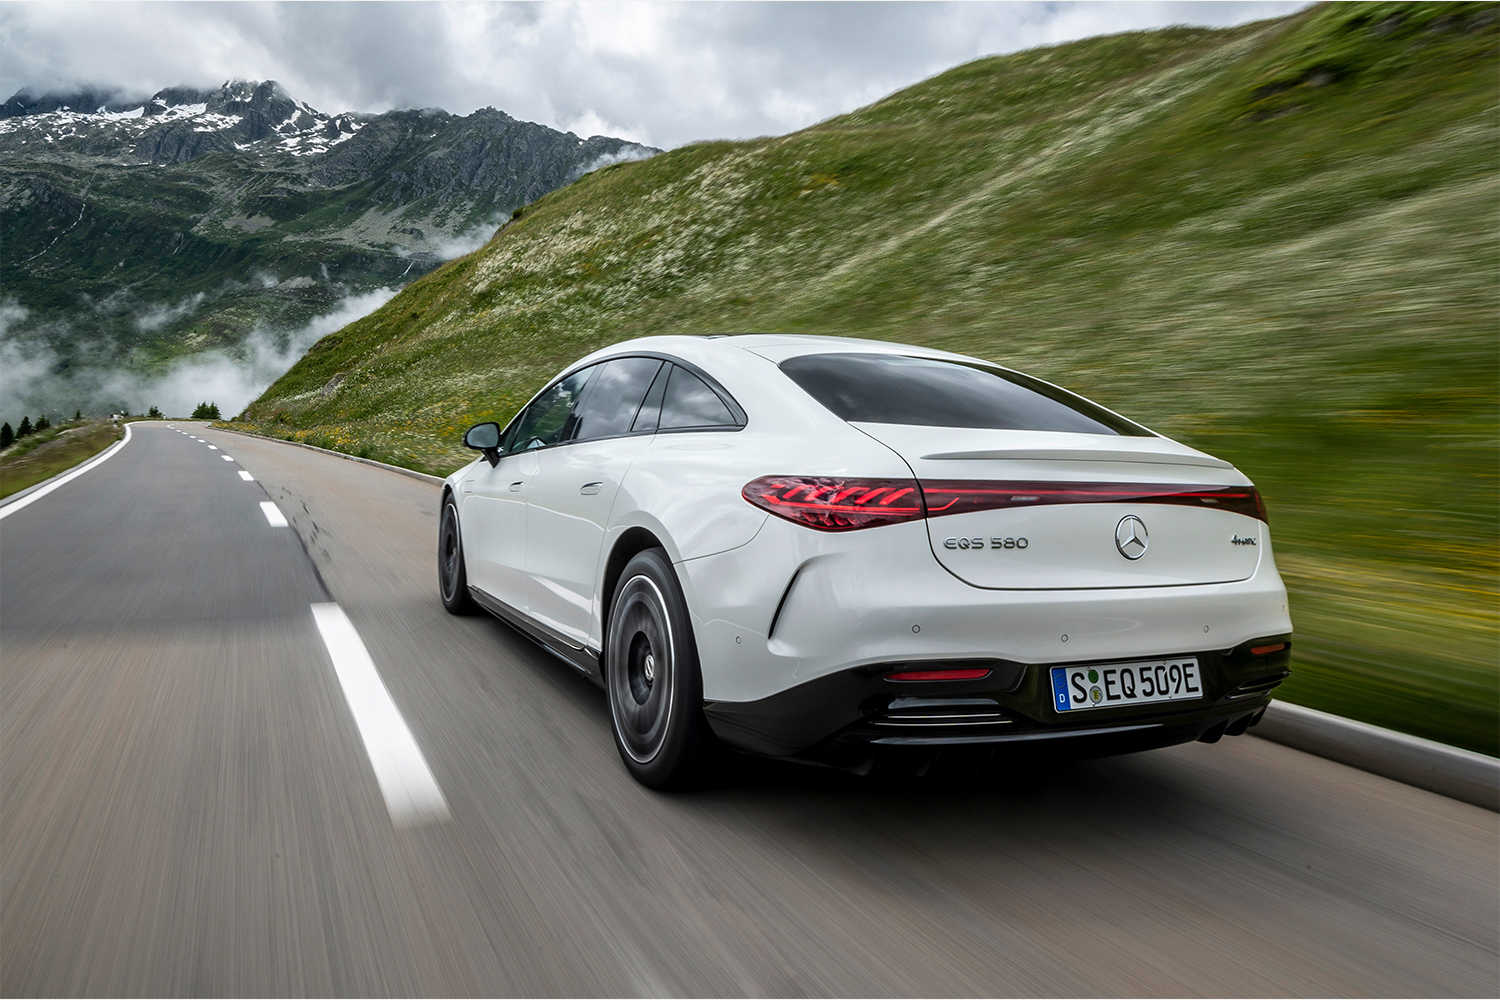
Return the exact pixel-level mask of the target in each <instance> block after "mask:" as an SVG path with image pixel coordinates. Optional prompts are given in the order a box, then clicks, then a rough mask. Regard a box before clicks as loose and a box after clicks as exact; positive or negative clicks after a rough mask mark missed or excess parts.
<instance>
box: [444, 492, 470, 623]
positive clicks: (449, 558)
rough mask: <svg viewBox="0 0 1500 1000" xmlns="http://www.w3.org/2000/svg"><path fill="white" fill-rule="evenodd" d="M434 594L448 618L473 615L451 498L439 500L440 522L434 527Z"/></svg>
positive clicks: (462, 551)
mask: <svg viewBox="0 0 1500 1000" xmlns="http://www.w3.org/2000/svg"><path fill="white" fill-rule="evenodd" d="M438 594H439V595H440V596H441V597H442V598H443V607H445V608H447V609H448V613H449V614H453V615H467V614H473V612H474V610H475V606H474V598H473V597H471V596H469V573H468V570H467V568H466V567H465V566H464V545H463V539H462V538H461V537H460V536H459V533H458V508H457V507H456V506H454V503H453V497H452V496H447V497H444V498H443V520H442V523H441V524H440V525H439V526H438Z"/></svg>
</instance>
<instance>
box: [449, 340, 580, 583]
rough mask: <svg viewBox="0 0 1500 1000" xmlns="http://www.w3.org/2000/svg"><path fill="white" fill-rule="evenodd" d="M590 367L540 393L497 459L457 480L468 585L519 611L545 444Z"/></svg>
mask: <svg viewBox="0 0 1500 1000" xmlns="http://www.w3.org/2000/svg"><path fill="white" fill-rule="evenodd" d="M591 373H592V370H590V369H586V370H585V371H582V372H576V373H574V374H573V375H570V376H568V377H567V378H565V379H563V380H562V381H561V382H559V383H558V384H557V385H554V386H552V387H551V388H549V389H548V390H547V391H546V392H544V393H542V394H541V395H540V396H538V397H537V398H536V399H535V400H533V401H532V403H531V405H529V406H527V407H526V409H525V411H524V412H522V414H521V415H520V416H519V417H518V418H517V419H516V420H515V421H514V422H513V423H512V425H511V427H510V430H509V431H508V433H507V434H506V438H505V440H504V441H502V442H501V447H502V455H501V457H500V462H499V464H498V465H496V466H495V467H493V468H491V467H490V466H489V464H488V463H480V464H479V465H478V466H476V467H475V471H474V475H473V478H472V479H466V480H464V481H463V483H461V484H460V487H459V488H460V490H461V491H462V507H461V509H460V517H459V525H460V527H461V530H462V531H463V542H464V559H465V563H466V565H467V567H468V572H469V583H470V584H471V585H473V586H475V587H477V588H479V589H480V590H482V591H484V592H485V593H486V594H488V595H489V596H491V597H493V598H494V599H496V600H498V601H501V602H502V603H504V604H506V605H508V606H510V607H511V608H514V609H515V610H517V611H521V612H526V611H528V610H529V609H528V589H529V588H528V586H527V582H526V546H527V530H526V522H527V519H528V514H529V512H528V508H527V500H528V498H529V496H530V493H531V490H532V485H533V482H532V481H533V479H534V478H535V477H536V475H537V473H538V472H539V471H540V470H541V457H542V455H543V454H544V451H545V449H546V448H548V447H550V446H551V445H554V444H556V443H557V441H558V440H559V439H561V438H562V437H563V436H564V435H565V434H566V433H568V431H569V430H570V429H571V428H570V426H569V424H568V418H569V417H570V416H571V415H572V411H573V405H574V403H576V402H577V401H578V397H579V396H580V395H581V394H582V392H583V389H584V387H585V385H586V384H587V382H588V378H589V375H590V374H591Z"/></svg>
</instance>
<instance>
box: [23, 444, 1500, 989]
mask: <svg viewBox="0 0 1500 1000" xmlns="http://www.w3.org/2000/svg"><path fill="white" fill-rule="evenodd" d="M179 426H181V427H184V428H186V429H189V430H191V431H192V432H193V433H194V434H197V435H199V436H200V437H202V438H204V439H206V443H200V442H198V441H194V440H192V439H191V438H189V437H188V436H185V435H181V434H177V433H175V432H174V431H172V430H171V429H169V428H168V427H167V426H165V425H162V424H136V425H135V427H134V434H133V439H132V441H131V442H130V444H128V445H127V446H126V447H125V448H124V449H123V450H122V451H121V452H120V453H119V454H118V455H116V456H115V457H113V458H112V459H110V460H109V461H107V462H105V463H103V464H102V465H100V466H99V467H97V468H95V469H93V470H91V471H89V472H88V473H86V474H85V475H83V476H81V477H80V478H78V479H77V480H74V481H73V482H71V483H69V484H67V485H65V486H63V487H62V488H60V489H58V490H57V491H56V492H54V493H52V494H51V495H49V496H47V497H44V498H43V499H41V500H39V501H37V502H36V503H33V504H32V505H31V506H29V507H27V508H25V509H24V510H18V511H16V512H14V513H13V514H12V515H10V516H8V517H6V518H5V519H4V520H3V521H0V727H3V728H0V824H3V827H0V885H3V893H4V898H3V911H0V988H3V993H4V994H5V995H7V996H19V995H75V994H78V995H111V996H118V995H140V994H150V995H179V994H194V995H223V994H230V995H247V996H263V995H281V994H381V995H387V994H396V995H418V994H421V995H429V994H490V995H494V994H498V995H507V994H524V995H596V994H692V995H717V994H757V995H783V994H837V995H870V996H876V995H969V994H983V995H1006V994H1090V995H1146V994H1152V995H1158V994H1171V995H1180V994H1233V995H1237V996H1243V995H1270V994H1278V995H1279V994H1299V995H1304V994H1320V995H1346V994H1371V995H1390V996H1428V995H1434V996H1455V995H1472V996H1495V995H1497V994H1500V817H1497V816H1496V814H1494V813H1491V812H1487V811H1484V810H1482V809H1479V808H1476V807H1474V806H1470V805H1465V804H1463V803H1459V802H1456V801H1453V800H1450V799H1446V798H1443V797H1440V796H1438V795H1435V794H1432V793H1429V792H1425V791H1420V790H1418V789H1414V788H1411V787H1408V786H1405V785H1401V784H1397V783H1395V782H1391V781H1388V780H1386V779H1383V778H1379V777H1375V776H1373V775H1370V774H1366V773H1364V772H1361V771H1356V770H1352V769H1350V768H1346V767H1343V766H1341V765H1338V764H1334V763H1330V762H1328V761H1325V760H1322V759H1319V758H1316V757H1311V756H1308V755H1305V754H1302V753H1299V752H1297V751H1295V750H1291V749H1288V748H1285V747H1281V746H1278V745H1276V744H1272V743H1269V742H1266V741H1262V740H1258V739H1255V738H1253V737H1241V738H1238V739H1230V740H1225V741H1223V742H1221V743H1219V744H1217V745H1213V746H1206V745H1201V744H1194V745H1192V746H1188V747H1180V748H1175V749H1171V750H1164V751H1156V752H1154V753H1149V754H1142V755H1136V756H1132V757H1125V758H1115V759H1110V760H1102V761H1091V762H1084V763H1078V764H1069V765H1058V766H1055V767H1050V768H1041V769H1038V768H1034V767H1029V768H1026V769H1025V771H1024V773H1006V772H1002V773H999V774H996V775H993V776H990V777H988V778H986V779H985V780H984V781H982V782H981V783H980V784H978V785H977V786H974V787H964V786H954V785H952V784H943V783H917V784H915V785H899V784H894V785H893V784H888V783H881V782H877V781H872V780H868V779H859V778H854V777H850V776H846V775H843V774H840V773H836V772H829V771H821V770H815V769H811V768H801V767H796V766H793V765H785V764H774V763H761V762H751V761H745V762H740V763H739V764H737V765H736V766H734V767H733V768H732V769H731V770H730V771H729V772H728V773H727V774H726V776H725V779H724V780H723V782H722V783H720V784H719V785H718V786H717V787H715V788H712V789H711V790H708V791H702V792H697V793H692V794H677V795H663V794H659V793H655V792H651V791H648V790H646V789H644V788H641V787H640V786H638V785H636V784H635V783H634V782H632V781H631V780H630V778H629V777H628V776H627V774H626V772H625V770H624V769H623V767H622V766H621V765H620V763H619V760H618V758H617V756H616V753H615V749H614V746H613V743H612V742H611V739H610V735H609V728H608V717H607V712H606V709H605V705H604V700H603V695H602V694H601V693H600V692H599V691H598V690H597V689H595V688H594V687H592V686H591V685H589V684H588V683H587V682H586V681H584V680H582V679H580V678H578V677H577V676H575V675H574V674H573V673H572V672H571V671H570V670H569V668H567V667H566V666H564V665H563V664H562V663H561V662H559V661H557V660H555V659H553V658H552V657H551V656H549V655H548V654H546V653H543V652H542V651H540V650H539V649H538V648H537V647H536V646H534V645H533V644H531V643H530V642H528V641H527V640H526V639H524V638H522V637H521V636H519V635H518V634H516V633H515V632H513V631H512V630H510V629H509V628H508V627H507V626H505V625H503V624H501V623H499V622H498V621H494V620H491V619H487V618H484V617H478V618H469V619H457V618H452V617H450V616H449V615H447V614H446V613H444V611H443V610H442V607H441V605H440V604H439V602H438V598H437V593H436V582H435V577H436V569H435V555H434V550H435V535H436V531H437V520H436V506H437V505H436V499H437V490H436V488H435V487H432V486H429V485H427V484H424V483H421V482H418V481H415V480H412V479H410V478H407V477H403V476H399V475H396V474H394V473H390V472H387V471H384V470H380V469H375V468H371V467H369V466H364V465H360V464H356V463H353V462H346V461H342V460H340V459H336V458H333V457H330V456H325V455H320V454H317V453H314V452H310V451H307V450H305V449H297V448H290V447H286V446H283V445H278V444H273V443H270V442H263V441H259V440H252V439H248V438H245V437H241V436H237V435H233V434H227V433H222V432H217V431H212V430H204V429H202V428H201V427H200V426H198V425H192V424H186V423H184V424H180V425H179ZM208 444H213V445H217V446H218V447H219V448H220V449H221V450H219V451H212V450H210V449H209V448H208V447H207V445H208ZM225 454H227V455H229V456H232V460H230V461H226V460H224V459H223V458H222V457H221V456H223V455H225ZM240 470H246V471H248V472H249V473H250V474H252V475H253V476H254V479H255V481H253V482H247V481H245V480H244V479H243V478H242V477H241V476H240V475H238V473H239V471H240ZM267 500H270V501H273V502H274V503H275V504H276V505H277V506H278V508H279V509H280V510H281V511H282V512H284V514H285V515H286V516H287V517H288V518H289V519H290V522H291V524H290V526H289V527H274V526H272V524H271V523H270V522H269V521H268V520H267V518H266V516H265V515H264V514H263V512H262V510H261V507H260V504H261V503H262V502H265V501H267ZM331 602H336V603H337V604H338V605H339V607H341V608H342V609H343V611H344V612H345V613H346V614H347V616H348V619H349V620H350V621H351V622H352V623H353V625H354V627H355V629H357V631H358V633H359V635H360V637H361V638H362V639H363V645H364V648H365V649H366V650H368V653H369V658H370V660H371V661H373V664H374V667H375V669H376V670H378V673H379V676H380V677H381V678H382V679H383V681H384V685H385V688H386V689H388V691H389V695H390V700H391V702H393V703H394V706H395V709H396V710H398V711H399V716H400V718H401V719H402V720H404V723H405V725H406V726H407V727H409V732H410V734H411V736H412V737H413V738H414V741H415V746H416V748H418V750H419V753H420V757H421V759H422V760H423V761H424V762H425V764H426V766H427V768H428V769H429V770H430V774H431V776H432V778H433V779H434V780H435V781H436V783H437V786H438V787H439V788H440V789H441V796H442V800H443V802H444V803H445V810H438V811H434V810H429V811H428V812H426V813H420V814H418V815H417V816H416V818H411V817H407V818H406V819H404V820H402V821H400V822H398V821H397V820H394V819H393V815H392V812H391V811H390V809H389V808H388V806H387V799H386V797H385V795H383V793H382V785H381V783H380V781H378V780H377V774H376V770H375V765H374V764H373V763H372V756H371V753H372V752H373V751H371V752H367V750H366V747H365V743H364V742H363V740H364V738H365V737H364V736H363V735H362V728H361V727H362V726H363V725H364V722H363V721H361V722H359V723H357V722H356V715H355V713H354V711H353V710H352V709H351V701H350V698H348V697H346V690H347V689H348V687H349V685H350V684H351V683H353V681H351V680H350V679H349V676H352V675H346V673H345V669H344V668H343V667H339V668H337V669H336V666H335V661H334V660H333V659H331V657H330V652H329V648H328V647H327V646H326V645H325V643H324V640H323V638H322V637H321V634H320V631H319V628H318V626H317V625H315V622H314V618H313V614H312V611H311V608H312V606H313V605H316V604H327V603H331ZM377 687H378V685H377ZM350 697H352V696H350ZM363 718H364V717H363V716H361V719H363ZM398 819H400V817H398Z"/></svg>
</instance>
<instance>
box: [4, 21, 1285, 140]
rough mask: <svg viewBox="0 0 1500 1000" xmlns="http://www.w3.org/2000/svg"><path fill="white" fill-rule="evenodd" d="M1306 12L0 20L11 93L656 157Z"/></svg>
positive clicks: (7, 89)
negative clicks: (264, 109)
mask: <svg viewBox="0 0 1500 1000" xmlns="http://www.w3.org/2000/svg"><path fill="white" fill-rule="evenodd" d="M1301 6H1305V4H1302V3H1299V2H1240V0H1231V2H1226V3H1198V2H1190V3H1163V2H1147V3H1093V2H1082V3H875V4H866V3H827V4H823V3H729V4H721V3H639V2H619V3H602V2H601V3H577V2H557V3H545V4H532V3H494V4H488V3H318V4H300V3H292V4H275V3H234V4H195V3H188V4H153V3H132V2H126V3H103V4H96V3H43V4H19V3H9V4H0V90H3V91H4V92H5V94H4V95H0V96H6V95H8V94H9V93H11V92H13V91H14V90H16V89H19V88H20V87H22V86H30V87H33V88H38V89H45V88H48V87H52V86H65V85H78V84H84V83H91V84H97V85H105V86H116V87H120V88H123V89H126V90H129V91H131V92H134V93H139V94H145V93H149V92H151V91H154V90H157V89H160V88H162V87H166V86H172V85H176V84H180V83H186V84H190V85H197V86H213V85H217V84H218V83H219V82H221V81H223V80H224V79H226V78H231V77H234V78H246V79H259V80H266V79H276V80H279V81H281V83H282V84H283V85H284V86H285V87H286V88H287V90H288V91H289V92H290V93H292V94H293V95H294V96H296V97H298V98H300V99H303V100H306V101H308V102H309V103H310V104H312V105H313V106H314V107H317V108H319V109H321V110H323V111H327V112H338V111H344V110H358V111H383V110H386V109H389V108H392V107H418V108H420V107H443V108H446V109H447V110H449V111H452V112H454V113H458V114H467V113H468V112H470V111H473V110H474V109H476V108H479V107H484V106H486V105H492V106H494V107H497V108H500V109H501V110H503V111H506V112H507V113H509V114H512V115H514V116H516V117H518V118H522V119H526V120H530V121H539V122H542V123H543V124H547V125H551V126H553V127H558V128H565V129H570V130H572V131H574V132H578V133H579V134H589V133H597V134H604V135H616V136H620V137H622V138H626V139H632V140H634V141H637V142H644V143H648V144H651V145H657V146H667V147H670V146H675V145H680V144H682V143H684V142H691V141H694V140H698V139H709V138H742V137H747V136H755V135H768V134H776V133H780V132H786V131H789V130H793V129H797V128H801V127H804V126H807V125H810V124H812V123H813V122H816V121H820V120H822V119H824V118H828V117H831V116H833V115H836V114H840V113H842V112H845V111H850V110H852V109H854V108H856V107H859V106H860V105H862V104H866V103H869V102H870V101H872V100H875V99H877V98H879V97H881V96H883V95H885V94H887V93H890V92H891V91H893V90H896V89H899V88H900V87H903V86H906V85H908V84H911V83H914V82H916V81H917V80H920V79H923V78H925V77H927V76H930V75H932V74H933V73H936V72H938V71H940V70H943V69H945V68H947V67H949V66H953V65H955V64H957V63H961V62H964V61H967V60H969V59H974V58H977V57H979V56H983V55H989V54H993V53H1001V52H1013V51H1017V50H1020V49H1025V48H1029V47H1032V46H1036V45H1043V44H1048V43H1053V42H1060V41H1066V40H1068V39H1074V38H1082V37H1086V36H1089V35H1097V34H1107V33H1111V32H1117V31H1127V30H1133V29H1140V28H1153V27H1162V26H1165V25H1168V24H1176V23H1194V24H1207V25H1229V24H1236V23H1241V22H1244V21H1248V20H1254V19H1258V18H1265V17H1273V16H1277V15H1280V14H1284V13H1287V12H1289V11H1292V10H1295V9H1297V8H1299V7H1301Z"/></svg>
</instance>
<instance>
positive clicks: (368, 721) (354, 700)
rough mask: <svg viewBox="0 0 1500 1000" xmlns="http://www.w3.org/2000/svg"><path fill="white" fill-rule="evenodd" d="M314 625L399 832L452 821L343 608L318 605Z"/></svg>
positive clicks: (425, 764)
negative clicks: (427, 823) (419, 826)
mask: <svg viewBox="0 0 1500 1000" xmlns="http://www.w3.org/2000/svg"><path fill="white" fill-rule="evenodd" d="M312 613H313V621H315V622H317V625H318V632H319V633H320V634H321V635H322V636H323V645H325V646H327V647H328V655H329V656H330V657H331V658H332V659H333V669H334V672H335V673H336V674H338V678H339V684H340V685H342V686H343V689H344V699H345V700H346V701H348V703H349V711H350V713H351V714H352V715H353V716H354V724H355V725H356V726H358V727H359V735H360V738H361V739H363V740H364V743H365V753H366V754H368V755H369V758H370V766H371V767H372V768H374V769H375V780H376V781H377V782H379V783H380V794H381V795H383V796H385V806H386V808H387V809H389V810H390V813H391V822H393V823H395V824H396V825H397V826H414V825H416V824H418V823H423V822H433V821H438V820H444V819H447V818H448V803H447V801H446V800H444V798H443V792H442V789H440V788H438V784H437V779H436V778H434V777H433V776H432V769H431V768H429V767H428V766H427V761H426V759H425V758H423V756H422V751H421V750H420V749H419V748H418V747H417V741H416V739H415V738H414V737H413V736H412V734H411V729H410V728H408V726H407V725H406V720H405V719H403V718H402V717H401V711H400V709H398V708H397V707H396V703H395V702H394V701H392V700H391V693H390V691H388V690H386V686H385V682H384V681H382V680H381V679H380V672H379V671H378V670H376V669H375V663H374V661H373V660H371V659H370V654H369V652H368V651H367V650H366V649H365V644H364V642H363V641H362V640H361V639H360V637H359V633H358V632H357V631H355V628H354V623H353V622H351V621H350V620H349V616H348V615H346V614H344V609H343V608H340V607H339V606H338V605H337V604H314V605H313V606H312Z"/></svg>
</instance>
